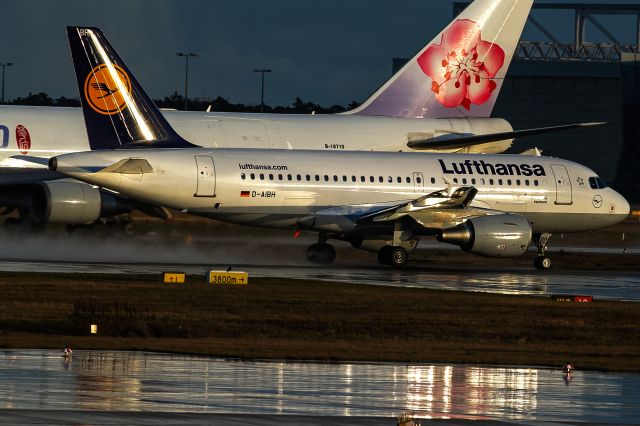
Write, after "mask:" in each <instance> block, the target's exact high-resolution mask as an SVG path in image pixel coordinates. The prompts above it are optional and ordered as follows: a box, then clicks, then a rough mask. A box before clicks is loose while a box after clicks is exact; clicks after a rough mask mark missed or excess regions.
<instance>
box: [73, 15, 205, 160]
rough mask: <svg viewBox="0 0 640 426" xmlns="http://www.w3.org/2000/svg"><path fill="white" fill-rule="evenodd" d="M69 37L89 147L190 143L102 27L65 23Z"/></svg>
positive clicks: (131, 146)
mask: <svg viewBox="0 0 640 426" xmlns="http://www.w3.org/2000/svg"><path fill="white" fill-rule="evenodd" d="M67 37H68V38H69V47H70V48H71V56H72V57H73V66H74V68H75V71H76V80H77V82H78V89H79V90H80V99H81V102H82V112H83V114H84V120H85V125H86V127H87V135H88V137H89V144H90V145H91V149H92V150H97V149H114V148H119V147H121V146H126V147H127V148H134V147H147V146H150V145H153V147H175V148H177V147H190V146H191V147H192V146H194V145H192V144H191V143H189V142H187V141H185V140H184V139H183V138H181V137H180V136H179V135H178V134H177V133H176V132H175V131H174V130H173V128H171V126H170V125H169V123H168V122H167V120H166V119H165V118H164V116H163V115H162V114H161V113H160V111H159V110H158V108H157V107H156V105H155V104H154V103H153V101H152V100H151V99H150V98H149V96H148V95H147V94H146V93H145V92H144V90H143V89H142V87H141V86H140V84H139V83H138V82H137V80H136V79H135V77H134V76H133V75H132V74H131V72H130V71H129V69H128V68H127V66H126V65H125V63H124V62H123V61H122V59H120V57H119V56H118V54H117V53H116V51H115V49H114V48H113V47H112V46H111V44H109V42H108V41H107V39H106V37H105V36H104V35H103V34H102V31H100V30H99V29H98V28H90V27H67ZM152 142H153V144H152Z"/></svg>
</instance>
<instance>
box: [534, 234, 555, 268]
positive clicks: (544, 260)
mask: <svg viewBox="0 0 640 426" xmlns="http://www.w3.org/2000/svg"><path fill="white" fill-rule="evenodd" d="M549 238H551V234H547V233H545V234H540V235H537V236H536V240H537V241H536V244H537V246H538V253H537V255H536V258H535V260H534V261H533V264H534V265H535V267H536V268H537V269H540V270H543V271H545V270H547V269H549V268H551V259H549V257H548V256H546V255H545V252H546V251H547V248H548V247H547V242H548V241H549Z"/></svg>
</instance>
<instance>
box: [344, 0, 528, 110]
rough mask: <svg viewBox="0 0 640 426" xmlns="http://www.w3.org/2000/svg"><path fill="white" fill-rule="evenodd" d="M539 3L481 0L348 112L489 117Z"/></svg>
mask: <svg viewBox="0 0 640 426" xmlns="http://www.w3.org/2000/svg"><path fill="white" fill-rule="evenodd" d="M532 4H533V0H475V1H474V2H473V3H471V4H470V5H469V6H468V7H467V8H466V9H465V10H464V11H463V12H462V13H461V14H460V15H459V16H458V17H457V18H455V19H454V20H453V22H451V23H450V24H449V25H448V26H447V27H446V28H445V29H444V30H442V32H440V34H438V35H437V36H436V37H435V38H434V39H433V40H432V41H431V42H429V44H427V45H426V46H425V47H424V48H423V49H422V50H420V51H419V52H418V53H417V54H416V55H415V56H414V57H413V58H412V59H411V60H409V62H407V64H406V65H405V66H404V67H402V69H400V71H398V72H397V73H396V74H395V75H394V76H393V77H391V78H390V79H389V80H388V81H387V82H386V83H385V84H383V85H382V86H381V87H380V88H379V89H378V90H377V91H376V92H375V93H374V94H373V95H371V97H370V98H369V99H367V100H366V101H365V102H364V103H363V104H362V105H361V106H360V107H358V108H356V109H354V110H352V111H348V112H346V114H360V115H384V116H389V117H419V118H451V117H489V116H490V115H491V110H492V109H493V105H494V104H495V102H496V98H497V96H498V93H499V92H500V88H501V86H502V82H503V80H504V77H505V74H506V73H507V69H508V68H509V64H510V63H511V59H512V57H513V53H514V51H515V48H516V47H517V44H518V41H519V39H520V34H521V33H522V29H523V28H524V25H525V23H526V20H527V16H528V15H529V11H530V10H531V5H532Z"/></svg>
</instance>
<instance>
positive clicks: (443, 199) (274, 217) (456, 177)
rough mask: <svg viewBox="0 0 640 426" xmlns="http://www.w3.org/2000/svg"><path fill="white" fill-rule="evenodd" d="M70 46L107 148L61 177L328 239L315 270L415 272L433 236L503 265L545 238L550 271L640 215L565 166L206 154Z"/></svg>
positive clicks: (471, 159) (497, 158)
mask: <svg viewBox="0 0 640 426" xmlns="http://www.w3.org/2000/svg"><path fill="white" fill-rule="evenodd" d="M67 34H68V37H69V42H70V46H71V52H72V56H73V58H74V65H75V69H76V77H77V80H78V85H79V88H80V91H81V93H83V95H82V103H83V110H84V114H85V119H86V125H87V130H88V134H89V136H90V142H91V143H92V144H93V139H94V138H95V139H96V140H97V141H99V142H100V144H99V145H96V146H94V147H93V148H94V149H97V150H94V151H90V152H79V153H71V154H65V155H60V156H57V157H54V158H52V159H51V160H50V161H49V168H50V169H51V170H52V171H56V172H58V173H61V174H63V175H65V176H69V177H73V178H75V179H78V180H81V181H83V182H87V183H89V184H92V185H96V186H98V187H101V188H106V189H108V190H111V191H115V192H117V193H118V194H122V195H125V196H128V197H131V198H133V199H137V200H142V201H144V202H146V203H149V204H151V205H159V206H166V207H170V208H174V209H178V210H182V211H185V212H188V213H192V214H197V215H200V216H205V217H209V218H213V219H218V220H223V221H227V222H233V223H239V224H246V225H253V226H265V227H273V228H290V229H295V230H310V231H314V232H317V233H318V242H317V243H316V244H313V245H311V246H310V247H309V249H308V252H307V255H308V258H309V260H311V261H315V262H318V263H324V264H326V263H330V262H332V261H333V260H334V258H335V250H334V248H333V246H332V245H330V244H329V243H328V242H327V241H329V240H342V241H347V242H349V243H351V245H353V247H356V248H362V249H367V250H373V251H377V252H378V259H379V261H380V262H381V263H383V264H391V265H393V266H395V267H401V266H404V265H405V264H406V262H407V260H408V257H409V254H408V253H409V252H410V251H412V250H413V249H415V247H416V245H417V244H418V241H419V239H420V238H421V237H423V236H436V237H437V239H438V240H440V241H442V242H445V243H451V244H456V245H459V246H460V247H462V249H464V250H466V251H468V252H471V253H475V254H479V255H485V256H495V257H509V256H519V255H521V254H523V253H524V252H525V251H526V250H527V249H528V247H529V245H530V243H531V241H532V239H535V241H536V243H537V246H538V256H537V257H536V262H535V263H536V266H537V267H538V268H542V269H546V268H548V267H549V266H550V260H549V258H548V257H547V256H546V255H545V250H546V247H547V240H548V238H549V236H550V235H551V234H552V233H565V232H577V231H587V230H592V229H597V228H601V227H605V226H608V225H612V224H615V223H618V222H620V221H621V220H623V219H624V218H626V217H627V215H628V214H629V204H628V203H627V201H626V200H625V199H624V198H623V197H622V196H621V195H619V194H618V193H617V192H616V191H614V190H613V189H611V188H608V187H607V185H606V184H605V183H604V182H603V181H602V180H601V179H600V178H599V177H598V176H597V175H596V173H595V172H593V171H592V170H590V169H588V168H586V167H584V166H582V165H580V164H577V163H574V162H571V161H567V160H562V159H558V158H549V157H542V156H527V155H488V154H484V155H474V154H447V153H413V154H410V153H393V152H357V151H351V152H326V151H311V150H308V151H303V150H277V149H270V150H265V149H231V148H218V149H212V148H203V147H199V146H196V145H194V144H191V143H189V142H187V141H186V140H184V139H183V138H182V137H180V136H179V135H178V134H177V133H176V132H175V131H174V130H173V129H172V128H171V127H170V125H169V124H168V123H167V121H166V120H165V118H164V117H163V116H162V114H161V113H160V112H159V111H158V110H157V108H156V107H155V106H154V104H153V102H152V101H151V100H150V99H149V97H148V96H147V95H146V94H145V93H144V91H143V90H142V88H141V87H140V85H139V84H138V82H137V81H136V80H135V78H134V77H133V76H132V75H131V73H130V72H129V70H128V69H127V68H126V66H125V65H124V63H122V61H121V59H120V58H119V57H118V56H117V54H116V53H115V52H114V51H113V49H112V48H111V46H110V45H109V43H108V42H107V41H106V40H105V39H104V37H103V35H102V33H101V32H100V31H99V30H97V29H95V28H84V27H82V28H79V27H69V28H67ZM94 84H95V85H106V86H108V87H110V88H114V89H116V90H112V94H111V95H110V96H108V97H103V98H101V99H98V98H93V97H91V95H90V93H89V92H88V91H86V90H84V88H85V87H87V86H93V85H94ZM98 136H99V137H98ZM108 140H111V148H115V149H105V148H107V147H106V146H104V144H105V141H108ZM328 141H330V142H331V143H334V142H335V143H339V140H328ZM24 159H25V160H30V159H29V158H24ZM35 161H37V160H35Z"/></svg>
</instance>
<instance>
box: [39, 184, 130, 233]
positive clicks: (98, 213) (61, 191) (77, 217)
mask: <svg viewBox="0 0 640 426" xmlns="http://www.w3.org/2000/svg"><path fill="white" fill-rule="evenodd" d="M31 197H32V198H31V215H32V216H33V218H34V219H35V220H36V221H38V222H40V223H63V224H68V225H81V224H89V223H93V222H95V221H97V220H98V219H100V218H102V217H110V216H115V215H118V214H123V213H128V212H130V211H131V210H132V207H131V203H130V202H129V201H128V200H126V199H123V198H121V197H118V196H116V195H112V194H109V193H106V192H103V191H100V190H99V189H98V188H95V187H93V186H91V185H87V184H84V183H80V182H70V181H64V180H59V181H51V182H42V183H39V184H38V185H36V186H34V187H33V191H32V194H31Z"/></svg>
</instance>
